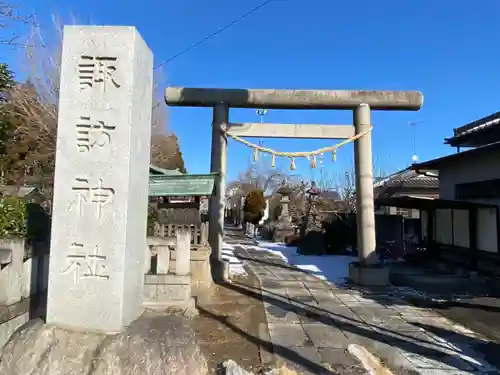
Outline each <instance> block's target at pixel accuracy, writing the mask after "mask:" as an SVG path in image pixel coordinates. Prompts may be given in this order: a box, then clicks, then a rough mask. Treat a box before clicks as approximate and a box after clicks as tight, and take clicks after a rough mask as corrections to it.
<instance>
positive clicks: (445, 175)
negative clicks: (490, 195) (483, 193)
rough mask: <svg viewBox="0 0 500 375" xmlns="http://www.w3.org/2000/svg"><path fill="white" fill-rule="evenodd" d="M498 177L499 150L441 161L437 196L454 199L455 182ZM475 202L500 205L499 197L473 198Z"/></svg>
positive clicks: (499, 175) (499, 172)
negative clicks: (446, 161) (450, 160)
mask: <svg viewBox="0 0 500 375" xmlns="http://www.w3.org/2000/svg"><path fill="white" fill-rule="evenodd" d="M496 178H500V150H493V151H491V152H488V153H485V154H482V155H480V156H477V154H476V155H475V156H474V155H473V156H470V157H465V158H460V159H458V158H457V159H455V160H454V161H453V162H448V163H443V165H442V166H440V169H439V190H440V191H439V196H440V198H441V199H451V200H455V184H461V183H466V182H477V181H484V180H492V179H496ZM470 201H471V202H476V203H487V204H496V205H498V206H500V197H498V198H494V199H474V200H472V199H471V200H470Z"/></svg>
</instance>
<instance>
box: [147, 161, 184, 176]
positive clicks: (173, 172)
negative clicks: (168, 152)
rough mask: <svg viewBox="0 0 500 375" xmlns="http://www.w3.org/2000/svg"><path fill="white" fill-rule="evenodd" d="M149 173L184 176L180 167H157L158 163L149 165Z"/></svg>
mask: <svg viewBox="0 0 500 375" xmlns="http://www.w3.org/2000/svg"><path fill="white" fill-rule="evenodd" d="M149 174H150V175H167V176H182V175H183V173H182V172H180V171H179V170H178V169H164V168H160V167H157V166H156V165H152V164H151V165H150V166H149Z"/></svg>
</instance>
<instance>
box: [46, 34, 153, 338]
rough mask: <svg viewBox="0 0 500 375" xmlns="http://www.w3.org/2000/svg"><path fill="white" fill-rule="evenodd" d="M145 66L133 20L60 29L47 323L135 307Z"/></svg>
mask: <svg viewBox="0 0 500 375" xmlns="http://www.w3.org/2000/svg"><path fill="white" fill-rule="evenodd" d="M152 74H153V55H152V53H151V51H150V50H149V48H148V46H147V45H146V43H145V42H144V41H143V40H142V38H141V37H140V36H139V34H138V33H137V31H136V30H135V28H132V27H108V26H106V27H86V26H85V27H75V26H72V27H66V28H65V29H64V43H63V55H62V64H61V88H60V99H59V128H58V132H57V152H56V173H55V189H54V203H53V204H54V206H53V223H52V235H51V248H50V270H49V275H50V276H49V291H48V301H47V323H48V324H55V325H59V326H65V327H70V328H78V329H82V330H95V331H101V332H104V333H109V332H118V331H120V330H121V329H122V328H123V327H125V326H126V325H128V324H129V323H130V322H132V321H133V320H134V319H136V318H137V317H138V316H139V315H140V314H141V312H142V289H143V283H144V270H143V267H142V265H143V264H144V254H143V253H142V252H141V251H137V250H138V249H144V248H145V247H146V235H145V233H146V226H147V221H146V212H147V204H148V178H149V159H150V151H149V150H150V142H151V125H150V124H151V106H152V95H151V93H152V89H153V86H152V85H153V83H152V82H153V78H152ZM143 233H144V234H143ZM84 296H85V297H84Z"/></svg>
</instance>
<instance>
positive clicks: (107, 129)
mask: <svg viewBox="0 0 500 375" xmlns="http://www.w3.org/2000/svg"><path fill="white" fill-rule="evenodd" d="M115 129H116V126H114V125H106V124H105V123H104V121H92V120H91V118H90V116H80V120H79V122H78V123H77V124H76V146H77V148H78V151H80V152H88V151H90V149H91V148H92V147H95V146H97V147H103V146H106V145H108V144H110V143H111V133H112V132H113V130H115Z"/></svg>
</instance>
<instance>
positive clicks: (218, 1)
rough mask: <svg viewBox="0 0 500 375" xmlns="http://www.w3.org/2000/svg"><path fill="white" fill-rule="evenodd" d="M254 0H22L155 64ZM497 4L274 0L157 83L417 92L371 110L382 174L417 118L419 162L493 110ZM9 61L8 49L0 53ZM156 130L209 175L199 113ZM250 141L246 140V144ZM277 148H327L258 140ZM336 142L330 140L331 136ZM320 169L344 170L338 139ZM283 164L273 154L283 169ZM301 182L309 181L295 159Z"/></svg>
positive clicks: (274, 116)
mask: <svg viewBox="0 0 500 375" xmlns="http://www.w3.org/2000/svg"><path fill="white" fill-rule="evenodd" d="M260 3H262V0H241V1H234V0H212V1H206V0H184V1H175V2H174V1H159V0H143V1H141V2H139V3H138V2H131V1H117V0H108V1H102V0H87V1H81V2H69V1H67V0H46V1H44V2H43V5H42V2H40V1H37V0H28V1H24V2H23V7H25V9H27V10H33V11H34V12H35V13H36V14H37V17H38V20H39V23H40V24H41V25H42V27H46V28H48V32H49V33H50V32H51V30H50V29H51V17H52V15H54V14H57V15H59V16H61V17H62V18H63V19H66V20H70V19H71V16H73V17H74V18H75V19H76V20H78V23H80V24H89V23H93V24H108V25H134V26H136V27H137V28H138V29H139V31H140V33H141V34H142V36H143V38H144V39H145V40H146V42H147V43H148V45H149V46H150V48H151V49H152V51H153V53H154V55H155V59H156V63H159V62H161V61H163V60H166V59H168V58H169V57H171V56H173V55H175V54H177V53H178V52H180V51H182V50H183V49H185V48H186V47H189V46H190V45H192V44H193V43H194V42H196V41H197V40H199V39H201V38H203V37H205V36H206V35H208V34H211V33H212V32H214V31H216V30H217V29H218V28H220V27H222V26H224V25H226V24H227V23H229V22H231V21H233V20H234V19H235V18H238V17H239V16H241V15H242V14H244V13H245V12H247V11H248V10H250V9H252V8H253V7H255V6H256V5H258V4H260ZM498 14H500V2H498V1H494V0H476V1H470V0H455V1H450V0H439V1H437V0H421V1H404V0H403V1H402V0H399V1H396V0H379V1H371V0H357V1H356V0H352V1H333V0H309V1H304V0H275V1H272V2H271V3H269V4H268V5H266V6H265V7H264V8H262V9H260V10H258V11H257V12H255V13H253V14H252V15H250V16H249V17H247V18H246V19H244V20H243V21H241V22H239V23H237V24H235V25H234V26H232V27H231V28H230V29H228V30H226V31H224V32H222V33H221V34H219V35H218V36H216V37H214V38H211V39H210V40H208V41H206V42H205V43H203V44H201V45H200V46H198V47H196V48H195V49H193V50H191V51H189V52H187V53H185V54H183V55H182V56H180V57H178V58H176V59H175V60H173V61H171V62H170V63H168V64H166V65H164V67H163V69H164V76H165V79H166V82H165V86H166V85H175V86H194V87H230V88H302V89H380V90H383V89H388V90H391V89H392V90H420V91H422V92H423V94H424V98H425V100H424V106H423V108H422V109H421V110H420V111H419V112H375V113H373V116H372V121H373V124H374V126H375V128H374V131H373V150H374V162H375V165H376V168H377V169H378V170H382V171H384V172H386V173H387V172H392V171H394V170H396V169H398V168H403V167H405V166H407V165H408V164H409V163H410V162H411V157H412V154H413V141H412V131H411V128H410V126H409V125H408V122H410V121H426V122H425V123H420V124H418V125H417V131H416V151H417V153H418V155H419V157H420V160H427V159H431V158H434V157H437V156H440V155H443V154H447V153H451V152H454V150H453V149H452V148H450V147H449V146H445V145H443V138H444V137H446V136H449V135H451V133H452V128H453V127H457V126H460V125H463V124H465V123H466V122H469V121H471V120H474V119H476V118H478V117H481V116H483V115H487V114H489V113H491V112H495V111H498V110H500V105H499V104H500V85H499V77H500V63H499V62H498V53H497V52H495V51H496V50H497V49H498V44H499V43H500V23H498ZM0 52H1V54H2V59H5V58H6V59H7V61H8V62H10V63H11V64H12V66H13V68H14V69H16V65H17V57H16V56H15V53H14V52H12V51H8V50H5V49H3V50H0ZM169 116H170V119H169V123H168V127H169V128H170V129H172V130H173V131H175V132H176V133H177V135H178V136H179V139H180V142H181V148H182V152H183V154H184V159H185V161H186V165H187V168H188V170H189V172H191V173H205V172H208V171H209V155H210V153H209V152H210V134H211V130H210V123H211V110H210V109H199V108H170V109H169ZM230 116H231V121H233V122H240V121H241V122H242V121H259V117H258V116H257V115H256V113H255V111H253V110H232V111H231V115H230ZM265 121H266V122H283V123H320V124H328V123H330V124H335V123H343V124H348V123H351V121H352V114H351V112H349V111H278V110H275V111H269V112H268V113H267V115H266V116H265ZM256 141H258V140H256ZM263 142H264V145H265V146H268V147H271V148H275V149H277V150H284V151H306V150H312V149H316V148H319V147H322V146H326V145H329V144H331V142H325V141H314V140H269V139H268V140H263ZM334 142H336V141H334ZM250 158H251V151H250V150H248V149H246V148H245V147H244V146H241V145H239V144H235V142H234V141H230V144H229V151H228V174H229V178H230V179H231V178H233V177H234V176H236V175H237V174H238V172H239V171H241V170H243V169H245V168H246V166H247V165H248V163H249V160H250ZM325 159H326V161H325V170H326V172H325V173H326V174H332V175H333V174H340V173H343V171H345V170H348V169H350V168H352V147H345V148H344V149H342V150H341V151H340V152H339V153H338V157H337V161H336V162H335V163H332V162H330V161H329V158H328V157H326V158H325ZM286 164H287V162H286V161H282V162H278V165H283V166H285V165H286ZM298 172H299V173H300V174H302V175H303V176H304V177H305V178H311V177H313V178H316V179H317V178H318V171H313V172H314V173H312V172H311V170H310V168H309V167H308V164H307V161H298Z"/></svg>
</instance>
